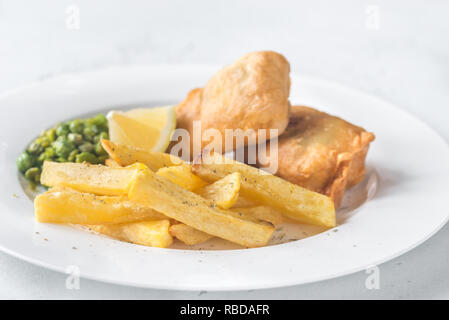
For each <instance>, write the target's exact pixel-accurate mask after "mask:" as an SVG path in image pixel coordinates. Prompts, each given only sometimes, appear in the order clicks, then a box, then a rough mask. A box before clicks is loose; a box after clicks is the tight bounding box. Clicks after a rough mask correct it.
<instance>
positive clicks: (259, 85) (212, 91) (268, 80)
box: [177, 51, 290, 151]
mask: <svg viewBox="0 0 449 320" xmlns="http://www.w3.org/2000/svg"><path fill="white" fill-rule="evenodd" d="M289 73H290V65H289V63H288V61H287V60H286V59H285V58H284V57H283V56H282V55H280V54H278V53H276V52H272V51H262V52H253V53H249V54H247V55H245V56H243V57H241V58H240V59H238V60H237V61H235V62H234V63H232V64H230V65H228V66H226V67H224V68H223V69H221V70H220V71H218V72H217V73H216V74H215V75H214V76H213V77H212V78H211V79H210V80H209V82H208V83H207V84H206V86H205V87H204V89H195V90H192V91H191V92H190V93H189V94H188V96H187V97H186V99H185V100H184V101H183V102H181V103H180V104H179V105H178V107H177V117H178V118H177V119H178V128H183V129H186V130H188V131H189V132H190V134H191V137H192V134H193V132H192V121H193V120H198V119H199V120H201V127H202V131H203V132H204V131H205V130H207V129H216V130H218V132H220V134H221V136H222V139H223V140H222V141H221V143H222V146H223V147H225V141H224V139H225V129H242V130H254V131H255V132H256V133H257V130H258V129H268V132H267V133H268V135H267V136H268V137H267V136H263V137H258V139H259V140H258V141H259V142H262V141H264V140H265V139H267V138H269V129H276V130H277V133H276V134H277V135H280V134H282V133H283V132H284V130H285V128H286V127H287V124H288V119H289V116H288V114H289V108H290V102H289V100H288V96H289V93H290V77H289ZM276 134H273V135H272V137H274V136H276ZM250 136H251V135H250ZM247 141H248V140H245V143H244V144H245V145H246V144H247ZM208 144H209V141H202V147H205V146H206V145H208ZM228 149H234V148H228ZM216 151H219V150H216ZM223 151H225V150H223ZM226 151H228V150H226Z"/></svg>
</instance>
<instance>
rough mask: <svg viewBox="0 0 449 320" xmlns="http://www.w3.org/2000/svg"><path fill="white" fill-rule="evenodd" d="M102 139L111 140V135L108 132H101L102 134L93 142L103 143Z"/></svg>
mask: <svg viewBox="0 0 449 320" xmlns="http://www.w3.org/2000/svg"><path fill="white" fill-rule="evenodd" d="M101 139H109V134H108V133H107V132H104V131H103V132H100V134H97V135H96V136H95V137H94V139H93V142H94V143H98V142H100V141H101Z"/></svg>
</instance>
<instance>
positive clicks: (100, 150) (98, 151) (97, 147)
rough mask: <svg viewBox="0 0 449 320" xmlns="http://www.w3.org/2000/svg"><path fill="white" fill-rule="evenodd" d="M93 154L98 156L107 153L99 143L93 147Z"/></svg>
mask: <svg viewBox="0 0 449 320" xmlns="http://www.w3.org/2000/svg"><path fill="white" fill-rule="evenodd" d="M95 153H96V154H97V155H99V156H102V155H105V154H107V152H106V151H105V150H104V149H103V146H102V145H101V142H98V143H97V144H96V145H95Z"/></svg>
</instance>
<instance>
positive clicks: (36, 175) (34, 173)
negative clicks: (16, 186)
mask: <svg viewBox="0 0 449 320" xmlns="http://www.w3.org/2000/svg"><path fill="white" fill-rule="evenodd" d="M25 178H27V179H28V180H30V181H34V182H36V183H39V181H40V180H41V170H40V169H39V168H36V167H33V168H30V169H28V170H27V171H26V172H25Z"/></svg>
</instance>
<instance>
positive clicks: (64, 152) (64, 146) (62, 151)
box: [52, 137, 76, 158]
mask: <svg viewBox="0 0 449 320" xmlns="http://www.w3.org/2000/svg"><path fill="white" fill-rule="evenodd" d="M52 147H53V148H54V149H55V152H56V155H57V156H59V157H64V158H66V157H67V156H68V155H69V154H70V152H72V150H73V149H75V147H76V146H75V144H74V143H73V142H72V141H70V140H69V139H68V138H65V137H59V138H58V139H57V140H56V141H55V142H53V143H52Z"/></svg>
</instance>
